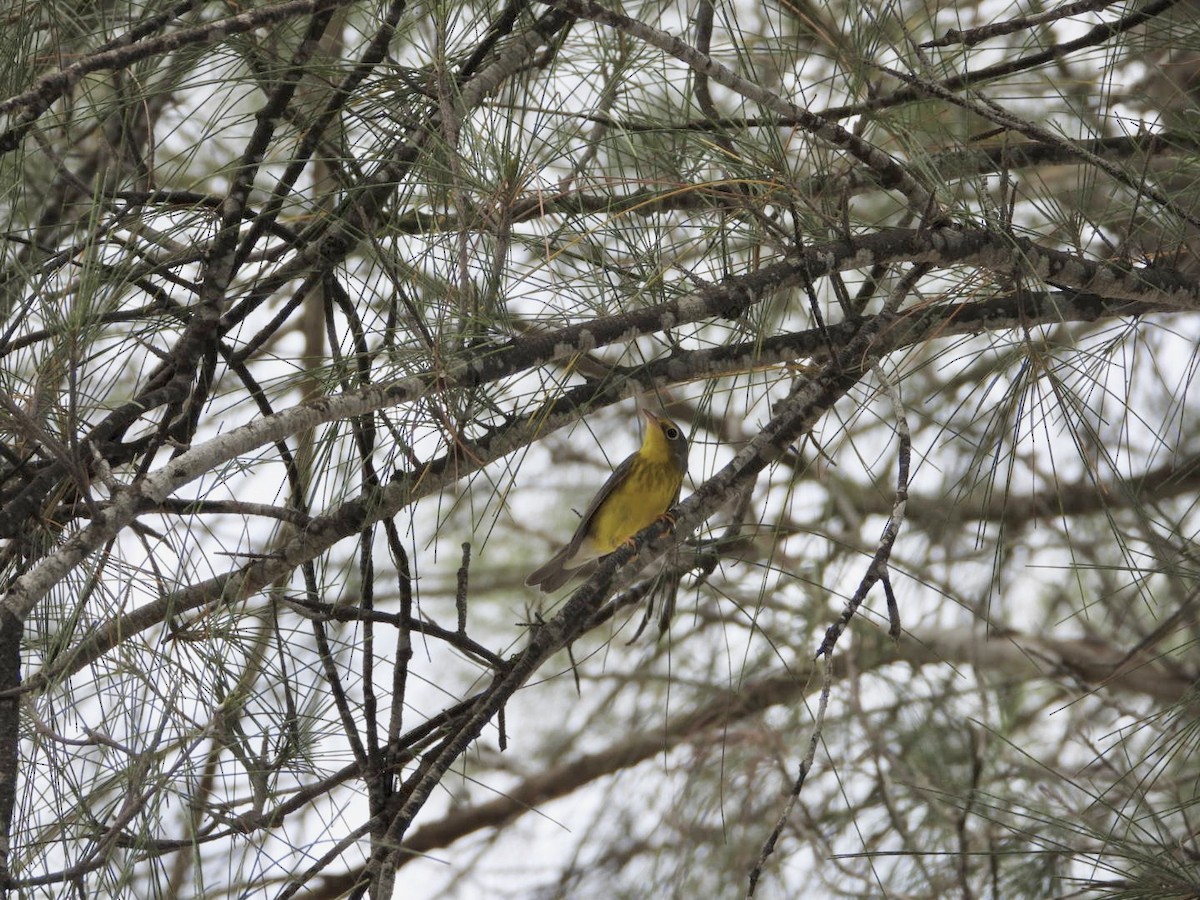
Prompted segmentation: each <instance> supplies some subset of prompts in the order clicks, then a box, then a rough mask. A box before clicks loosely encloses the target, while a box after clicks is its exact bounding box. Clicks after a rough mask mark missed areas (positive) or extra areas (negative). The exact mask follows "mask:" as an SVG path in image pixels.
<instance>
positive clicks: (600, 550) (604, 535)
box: [587, 447, 683, 556]
mask: <svg viewBox="0 0 1200 900" xmlns="http://www.w3.org/2000/svg"><path fill="white" fill-rule="evenodd" d="M664 449H665V447H664ZM682 483H683V473H682V472H680V471H679V469H678V467H677V466H676V465H674V463H673V462H672V461H671V458H670V456H669V454H662V455H661V456H660V455H659V454H655V453H649V454H647V453H641V454H639V455H638V457H637V458H636V459H635V460H634V463H633V466H632V467H631V468H630V470H629V474H628V475H627V476H626V477H625V479H624V480H623V481H622V483H621V484H619V485H617V487H616V488H614V489H613V492H612V493H611V494H609V495H608V497H606V498H605V499H604V502H603V503H601V504H600V508H599V509H597V510H596V512H595V513H594V514H593V515H592V522H591V527H590V528H589V529H588V536H587V537H588V543H589V544H590V545H591V548H590V549H591V550H592V552H594V553H595V554H597V555H598V556H604V555H605V554H608V553H612V552H613V551H614V550H616V549H617V548H618V547H620V546H621V545H622V544H623V543H625V542H626V541H627V540H629V539H630V538H631V537H633V536H634V535H635V534H637V533H638V532H639V531H641V530H642V529H643V528H645V527H646V526H648V525H650V524H651V523H652V522H654V520H655V519H657V518H658V517H659V516H661V515H662V514H663V513H665V512H666V511H667V510H668V509H669V508H670V506H671V504H672V503H673V502H674V501H675V497H676V495H677V494H678V493H679V486H680V485H681V484H682Z"/></svg>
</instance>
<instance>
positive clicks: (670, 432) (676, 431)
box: [663, 427, 679, 441]
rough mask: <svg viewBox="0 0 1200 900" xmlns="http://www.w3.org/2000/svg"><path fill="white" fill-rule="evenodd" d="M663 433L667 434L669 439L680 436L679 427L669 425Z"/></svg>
mask: <svg viewBox="0 0 1200 900" xmlns="http://www.w3.org/2000/svg"><path fill="white" fill-rule="evenodd" d="M663 434H665V435H666V436H667V440H668V441H673V440H675V439H676V438H677V437H679V429H678V428H671V427H668V428H666V429H665V430H664V431H663Z"/></svg>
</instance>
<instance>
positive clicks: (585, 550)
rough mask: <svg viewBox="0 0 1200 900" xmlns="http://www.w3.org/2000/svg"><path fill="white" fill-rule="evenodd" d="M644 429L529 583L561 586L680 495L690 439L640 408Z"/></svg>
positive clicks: (547, 588)
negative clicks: (636, 446) (571, 531)
mask: <svg viewBox="0 0 1200 900" xmlns="http://www.w3.org/2000/svg"><path fill="white" fill-rule="evenodd" d="M642 415H644V416H645V417H646V433H645V434H644V435H643V437H642V446H641V448H640V449H639V450H638V451H637V452H636V453H634V454H633V455H632V456H630V457H629V458H628V459H626V460H625V461H624V462H622V463H621V464H620V465H619V466H617V468H616V469H614V470H613V473H612V474H611V475H610V476H608V481H606V482H604V486H603V487H601V488H600V491H599V493H597V494H596V496H595V497H593V498H592V502H591V503H589V504H588V508H587V511H586V512H585V513H584V514H583V519H582V520H581V521H580V522H579V527H578V528H576V529H575V534H574V536H573V537H572V538H571V540H570V541H569V542H568V543H567V545H566V546H565V547H563V548H562V549H561V550H559V551H558V552H557V553H555V554H554V556H552V557H551V558H550V561H549V562H547V563H546V564H545V565H543V566H541V567H540V568H538V569H536V570H534V571H533V573H532V574H530V576H529V577H528V578H526V579H525V584H526V585H528V586H530V587H535V586H540V587H541V589H542V590H543V591H545V592H546V593H549V592H550V591H555V590H558V589H559V588H560V587H562V586H563V585H564V584H566V583H567V581H568V580H569V579H570V578H571V576H572V575H575V574H576V573H579V574H585V573H586V572H587V571H590V570H591V569H592V568H595V563H596V561H597V560H598V559H600V558H601V557H603V556H607V555H608V554H610V553H612V552H613V551H614V550H616V549H617V548H618V547H620V546H621V545H622V544H624V543H625V542H626V541H628V540H630V539H631V538H632V537H633V536H634V535H635V534H637V533H638V532H639V531H641V530H642V529H643V528H646V527H648V526H649V525H651V524H652V523H653V522H654V521H655V520H656V519H658V518H660V517H662V516H663V515H665V514H666V511H667V510H668V509H670V508H671V507H672V506H674V505H675V501H676V500H678V499H679V491H680V488H681V487H682V486H683V476H684V475H686V474H687V464H688V442H687V438H686V437H684V436H683V432H682V431H681V430H680V429H679V426H678V425H676V424H675V423H674V422H672V421H671V420H670V419H668V418H666V417H665V416H656V415H655V414H654V413H652V412H650V411H649V410H642Z"/></svg>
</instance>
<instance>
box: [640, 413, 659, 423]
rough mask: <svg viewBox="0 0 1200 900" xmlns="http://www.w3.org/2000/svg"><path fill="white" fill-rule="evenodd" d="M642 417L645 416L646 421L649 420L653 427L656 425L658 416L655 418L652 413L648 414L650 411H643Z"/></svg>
mask: <svg viewBox="0 0 1200 900" xmlns="http://www.w3.org/2000/svg"><path fill="white" fill-rule="evenodd" d="M642 415H643V416H645V417H646V418H647V419H649V420H650V421H651V422H653V423H654V424H655V425H657V424H658V416H656V415H655V414H654V413H652V412H650V410H648V409H643V410H642Z"/></svg>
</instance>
